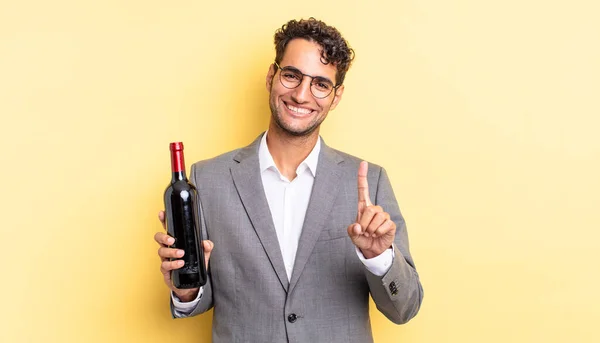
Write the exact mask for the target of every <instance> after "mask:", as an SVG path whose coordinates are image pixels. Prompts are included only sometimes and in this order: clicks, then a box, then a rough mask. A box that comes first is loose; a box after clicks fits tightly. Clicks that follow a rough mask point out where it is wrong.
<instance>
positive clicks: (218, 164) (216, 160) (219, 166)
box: [192, 148, 241, 173]
mask: <svg viewBox="0 0 600 343" xmlns="http://www.w3.org/2000/svg"><path fill="white" fill-rule="evenodd" d="M240 150H241V148H240V149H235V150H232V151H229V152H226V153H224V154H221V155H218V156H215V157H213V158H209V159H206V160H201V161H198V162H196V163H194V164H192V173H194V172H196V173H200V172H202V173H220V172H222V171H224V170H229V168H230V167H231V165H233V164H234V163H236V162H235V160H234V156H236V155H237V154H238V153H239V151H240Z"/></svg>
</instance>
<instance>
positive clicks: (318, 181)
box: [288, 140, 343, 293]
mask: <svg viewBox="0 0 600 343" xmlns="http://www.w3.org/2000/svg"><path fill="white" fill-rule="evenodd" d="M321 142H322V144H321V153H320V156H319V162H318V164H317V174H316V175H315V181H314V183H313V189H312V193H311V196H310V201H309V203H308V209H307V210H306V216H305V217H304V224H303V226H302V233H301V234H300V241H299V242H298V250H297V252H296V261H295V262H294V270H293V272H292V278H291V279H290V287H289V291H288V292H290V293H291V292H292V290H293V289H294V286H295V285H296V283H297V282H298V279H299V278H300V275H301V274H302V271H303V270H304V266H305V265H306V262H307V261H308V258H309V257H310V255H311V254H312V251H313V248H314V247H315V243H316V242H317V238H318V237H319V235H320V234H321V230H322V229H323V226H324V225H325V220H327V217H328V216H329V213H330V212H331V208H332V207H333V203H334V201H335V198H336V196H337V194H338V191H339V186H338V185H339V180H340V178H341V171H340V168H339V166H338V164H339V163H341V162H342V161H343V158H342V157H341V156H340V155H339V154H337V153H336V152H335V150H333V149H331V148H329V147H328V146H326V145H325V143H324V142H323V141H322V140H321Z"/></svg>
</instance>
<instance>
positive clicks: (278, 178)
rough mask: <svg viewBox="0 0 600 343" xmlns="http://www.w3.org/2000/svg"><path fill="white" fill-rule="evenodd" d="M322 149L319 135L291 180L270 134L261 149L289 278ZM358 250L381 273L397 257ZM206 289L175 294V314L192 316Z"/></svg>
mask: <svg viewBox="0 0 600 343" xmlns="http://www.w3.org/2000/svg"><path fill="white" fill-rule="evenodd" d="M320 151H321V139H320V138H319V139H318V140H317V144H315V146H314V148H313V150H312V151H311V152H310V154H309V155H308V156H307V157H306V159H305V160H304V161H302V163H300V165H299V166H298V168H297V169H296V178H295V179H293V180H291V181H290V180H288V179H287V178H286V177H285V176H283V175H282V174H281V173H280V172H279V170H278V169H277V166H276V165H275V161H273V156H272V155H271V153H270V152H269V148H268V146H267V133H265V134H264V135H263V137H262V139H261V142H260V146H259V149H258V157H259V163H260V174H261V179H262V183H263V188H264V190H265V195H266V197H267V202H268V203H269V209H270V210H271V215H272V217H273V224H274V225H275V232H276V233H277V240H278V241H279V247H280V248H281V255H282V256H283V263H284V265H285V271H286V273H287V277H288V281H289V280H290V279H291V277H292V269H293V268H294V261H295V260H296V251H297V250H298V241H299V240H300V234H301V233H302V225H303V223H304V216H305V215H306V210H307V208H308V202H309V200H310V194H311V192H312V187H313V183H314V180H315V175H316V174H317V164H318V162H319V152H320ZM356 253H357V255H358V258H359V259H360V260H361V261H362V262H363V264H364V265H365V267H366V268H367V269H368V270H369V271H370V272H372V273H373V274H375V275H378V276H383V275H385V273H387V271H388V270H389V269H390V267H391V265H392V262H393V259H394V253H393V250H392V249H388V250H386V251H385V252H384V253H383V254H381V255H379V256H376V257H374V258H370V259H365V257H364V256H363V254H362V253H361V252H360V250H359V249H358V248H357V249H356ZM202 290H203V289H202V288H200V292H199V293H198V296H197V297H196V299H195V300H193V301H190V302H185V303H184V302H181V301H180V300H179V299H178V298H177V296H176V295H175V294H173V293H171V296H172V299H173V305H174V306H173V307H174V308H175V311H174V312H175V316H177V317H183V316H186V315H189V314H190V313H191V312H192V310H193V309H194V308H195V307H196V304H197V303H198V301H200V297H201V296H202Z"/></svg>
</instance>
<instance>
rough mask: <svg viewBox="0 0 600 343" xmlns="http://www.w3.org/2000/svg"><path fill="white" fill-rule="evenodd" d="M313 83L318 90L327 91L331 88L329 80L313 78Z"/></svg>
mask: <svg viewBox="0 0 600 343" xmlns="http://www.w3.org/2000/svg"><path fill="white" fill-rule="evenodd" d="M314 85H315V87H317V89H318V90H320V91H329V90H330V89H331V88H333V85H332V84H331V82H329V81H326V80H315V82H314Z"/></svg>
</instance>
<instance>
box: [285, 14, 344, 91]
mask: <svg viewBox="0 0 600 343" xmlns="http://www.w3.org/2000/svg"><path fill="white" fill-rule="evenodd" d="M295 38H304V39H306V40H308V41H311V42H315V43H317V44H319V45H320V46H321V47H322V48H323V50H322V51H321V61H322V62H323V63H324V64H329V63H332V64H333V65H334V66H335V67H336V68H337V73H336V77H335V81H336V84H337V85H341V84H342V83H343V82H344V78H345V77H346V72H347V71H348V69H350V65H351V64H352V60H354V50H352V49H351V48H350V46H349V45H348V42H347V41H346V40H345V39H344V37H342V35H341V34H340V32H339V31H338V30H337V29H336V28H335V27H333V26H329V25H327V24H325V23H324V22H322V21H320V20H317V19H315V18H313V17H310V18H309V19H300V21H296V20H294V19H292V20H290V21H289V22H287V23H286V24H284V25H283V26H282V27H281V28H280V29H278V30H277V31H276V32H275V51H276V55H275V62H277V63H281V60H282V59H283V53H284V52H285V48H286V46H287V45H288V43H289V42H290V41H291V40H292V39H295Z"/></svg>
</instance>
